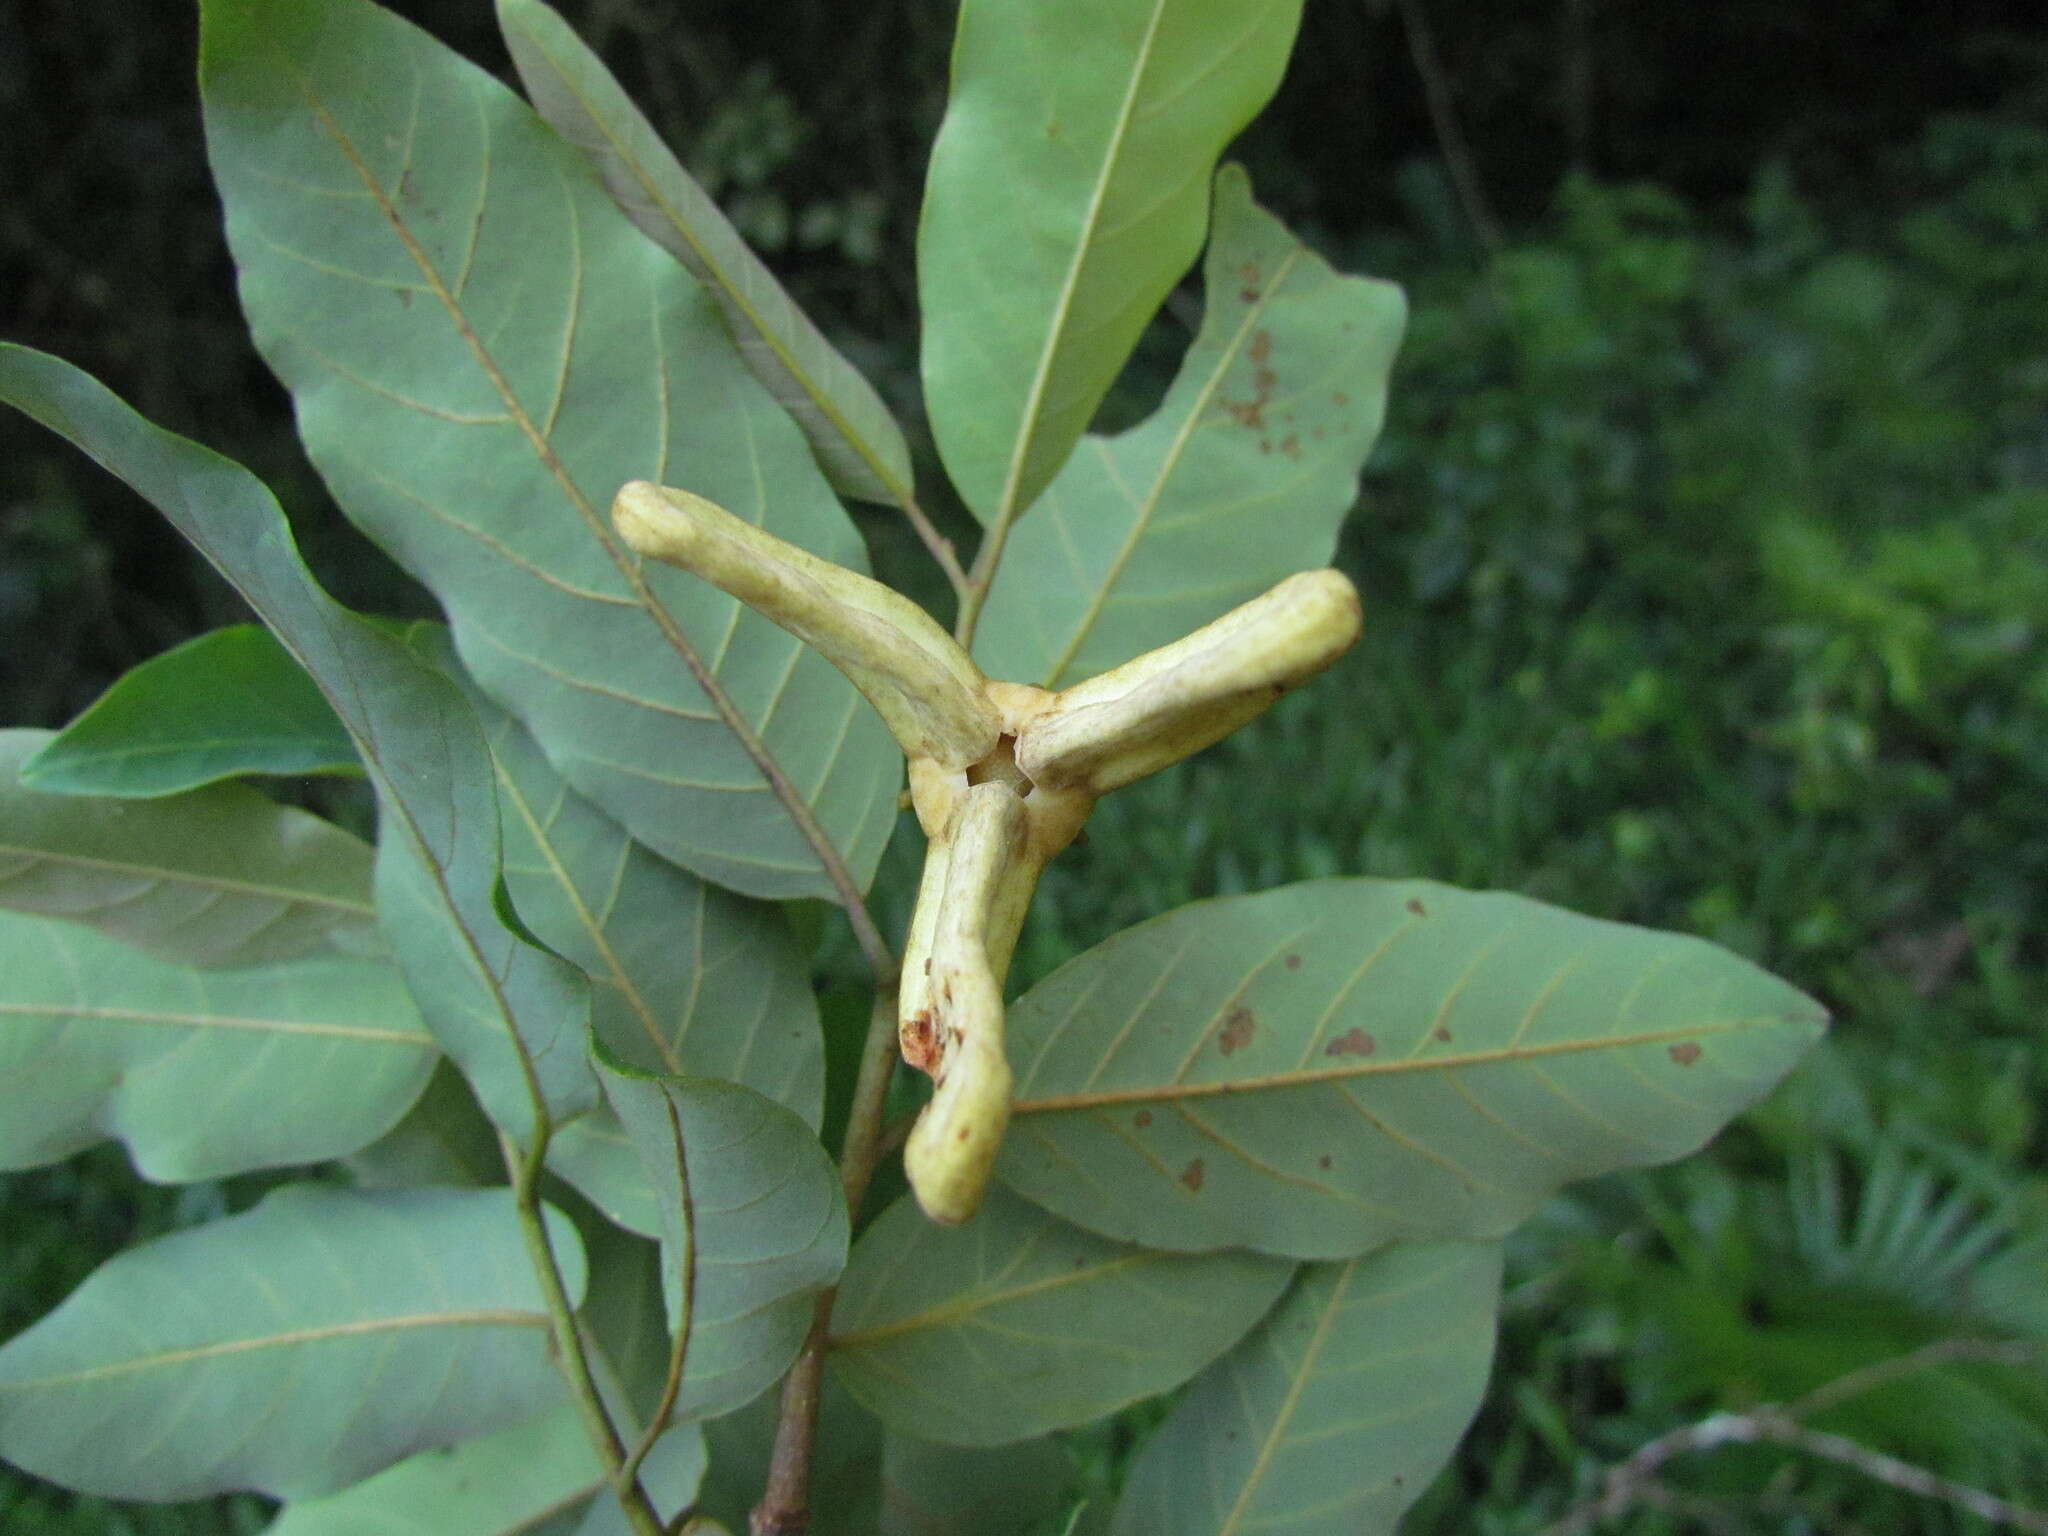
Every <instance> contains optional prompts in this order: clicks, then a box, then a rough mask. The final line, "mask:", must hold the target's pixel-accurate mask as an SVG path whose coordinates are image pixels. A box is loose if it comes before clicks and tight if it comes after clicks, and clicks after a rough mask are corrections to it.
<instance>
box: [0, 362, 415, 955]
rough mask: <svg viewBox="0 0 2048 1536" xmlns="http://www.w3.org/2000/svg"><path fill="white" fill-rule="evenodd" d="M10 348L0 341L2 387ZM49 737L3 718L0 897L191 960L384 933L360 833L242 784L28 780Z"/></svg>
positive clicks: (356, 942)
mask: <svg viewBox="0 0 2048 1536" xmlns="http://www.w3.org/2000/svg"><path fill="white" fill-rule="evenodd" d="M21 355H22V354H19V353H17V354H15V356H21ZM11 361H12V359H10V358H9V357H8V355H7V354H4V353H0V400H4V399H12V398H14V396H13V394H12V392H11V389H10V383H11V375H10V373H9V372H8V371H7V370H8V368H9V364H10V362H11ZM52 740H53V738H52V737H51V735H50V733H49V732H47V731H28V730H9V731H0V907H7V908H11V909H13V910H14V911H17V912H36V913H40V914H42V915H44V916H46V917H61V918H64V919H66V920H68V921H70V922H74V923H82V924H84V925H85V926H86V927H88V928H91V929H94V930H96V931H97V932H100V933H104V934H107V935H109V936H111V937H113V938H117V939H120V940H121V941H122V942H124V943H127V944H132V945H134V946H135V947H136V948H137V949H141V950H146V951H147V952H149V953H150V954H152V955H156V956H158V957H160V958H162V959H166V960H181V961H187V962H190V963H192V964H195V965H261V964H264V963H266V962H268V961H273V960H283V959H288V958H289V957H291V956H293V955H302V954H307V953H311V952H313V951H316V950H323V949H341V950H347V951H352V952H363V951H366V950H375V949H377V948H379V947H381V940H380V939H379V938H378V936H377V933H376V920H377V914H376V908H375V906H374V905H373V904H372V902H371V896H370V868H371V860H372V857H373V855H372V851H371V849H370V845H369V844H367V843H365V842H364V841H363V840H362V839H361V838H359V837H356V836H354V835H353V834H351V833H348V832H344V831H343V830H342V829H341V828H339V827H337V826H334V825H333V824H332V823H329V822H326V821H322V820H321V819H320V818H319V817H317V816H313V815H309V814H308V813H307V812H305V811H301V810H295V809H293V808H292V807H290V806H283V805H279V804H278V803H277V802H276V801H274V800H269V799H266V798H265V797H264V796H262V795H260V794H258V793H257V792H256V791H254V790H252V789H249V788H247V787H245V786H243V785H239V784H217V785H212V786H210V787H208V788H205V789H196V790H192V791H189V792H187V793H185V794H181V795H177V796H175V797H172V798H168V799H164V800H160V801H156V802H150V803H137V802H133V801H125V800H116V799H107V798H99V797H87V796H79V795H60V794H46V793H43V792H41V791H38V790H35V789H32V788H28V787H26V786H25V785H24V784H23V782H22V777H21V775H22V767H23V764H25V763H27V762H29V761H32V760H33V759H34V758H35V756H36V755H37V754H38V753H39V752H41V751H44V750H46V749H47V748H48V746H49V744H50V742H51V741H52Z"/></svg>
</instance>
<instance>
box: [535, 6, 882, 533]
mask: <svg viewBox="0 0 2048 1536" xmlns="http://www.w3.org/2000/svg"><path fill="white" fill-rule="evenodd" d="M498 25H499V27H500V29H501V30H502V31H503V32H504V34H505V45H506V47H507V48H509V49H510V50H511V53H512V62H513V64H514V65H516V66H517V67H518V70H519V79H520V82H521V83H522V84H523V85H525V87H526V94H527V95H528V96H530V97H531V98H532V99H533V105H534V109H535V110H536V111H538V112H539V113H540V115H541V116H542V117H543V118H545V119H546V120H547V122H548V125H549V126H550V127H552V128H553V129H554V130H555V131H556V132H557V133H559V134H561V135H562V137H563V138H565V139H567V140H568V141H569V142H570V143H571V144H574V145H575V146H576V147H577V148H578V149H580V150H582V151H583V152H584V153H585V154H586V155H588V156H589V157H590V160H591V163H592V164H593V165H595V166H596V167H597V170H598V172H599V174H600V175H602V176H603V177H604V184H605V186H606V187H607V188H608V189H609V190H610V192H611V194H612V196H613V197H614V198H616V199H617V200H618V204H619V206H620V207H621V208H623V209H624V210H625V211H626V214H627V216H628V217H629V218H631V219H632V221H633V222H634V223H635V224H637V225H638V226H639V227H640V228H641V229H642V230H643V231H645V232H646V234H647V235H648V236H649V237H650V238H651V239H653V240H654V241H655V243H656V244H658V245H660V246H661V247H662V248H663V249H665V250H667V251H668V252H669V253H670V254H672V255H673V256H675V258H676V259H677V260H678V261H680V262H682V264H683V265H684V266H686V267H688V268H689V269H690V271H691V272H692V273H694V274H695V275H696V276H697V278H698V279H699V280H700V281H701V282H703V283H704V284H705V286H706V287H707V288H709V289H710V292H711V296H712V298H714V299H715V300H717V302H718V307H719V310H720V312H721V313H723V314H724V316H725V322H726V325H727V326H728V327H729V328H730V330H731V332H732V338H733V341H734V343H735V344H736V345H737V346H738V348H739V353H740V356H741V357H742V358H744V359H745V360H746V364H747V367H748V369H749V370H750V371H751V372H752V373H753V375H754V377H755V378H757V379H759V380H760V381H761V382H762V384H764V385H765V386H766V387H767V389H768V392H769V393H770V394H771V395H773V396H774V397H775V400H776V403H777V404H779V405H780V406H781V407H782V408H783V409H784V410H786V411H788V412H789V414H790V416H791V417H792V418H794V419H795V421H796V424H797V425H798V426H799V427H801V428H802V429H803V434H804V436H805V437H806V438H807V439H809V441H810V445H811V451H812V452H814V453H815V454H816V455H817V456H818V463H819V466H820V467H821V468H823V470H824V471H825V474H826V477H827V478H828V479H830V480H831V482H832V484H833V486H834V487H835V488H836V489H837V490H838V491H839V492H840V493H841V494H842V495H846V496H854V497H858V498H859V499H861V500H863V501H884V502H893V503H895V504H896V505H898V506H903V505H906V504H907V503H909V502H910V501H911V499H912V492H911V470H910V446H909V444H907V443H906V442H905V441H904V440H903V429H902V428H901V427H899V426H897V425H896V421H895V418H894V417H892V416H891V415H890V414H889V408H888V407H887V406H885V405H884V404H883V403H882V398H881V396H879V395H877V394H876V393H875V390H874V386H873V385H871V384H869V383H868V381H867V380H866V379H864V378H862V377H861V376H860V373H859V372H858V371H857V370H856V369H855V368H854V366H853V364H851V363H849V362H848V361H847V360H846V359H845V358H844V357H842V356H840V355H839V353H838V351H837V350H836V349H835V348H834V347H833V346H832V343H830V342H829V341H827V340H826V339H825V337H824V335H823V333H822V332H820V331H819V329H818V328H817V326H816V325H814V324H813V323H812V321H811V318H810V316H808V315H806V314H805V313H804V312H803V311H802V310H801V309H799V308H797V306H796V302H795V301H794V300H793V299H791V298H790V296H789V295H788V294H787V293H786V292H784V291H783V288H782V285H781V284H780V283H778V282H776V280H775V275H774V274H773V273H772V272H770V271H769V270H768V268H767V267H766V266H765V265H763V263H762V261H761V258H760V257H758V256H756V255H755V254H754V252H753V250H752V249H751V248H750V247H749V246H748V245H747V242H746V241H745V240H744V239H743V238H741V236H740V232H739V231H738V230H736V229H734V228H733V227H732V221H731V220H729V219H728V218H726V216H725V215H724V213H722V212H721V211H720V210H719V207H718V204H717V203H716V202H714V201H713V200H712V198H711V195H710V194H709V193H708V192H706V191H705V190H704V189H703V188H702V187H701V186H699V185H698V184H697V182H696V181H695V179H694V178H692V177H691V175H690V173H689V172H688V171H686V170H684V169H683V166H682V164H681V162H680V161H678V160H677V159H676V157H675V155H674V154H673V153H671V152H670V150H669V148H668V146H667V145H666V144H664V143H662V141H661V136H660V135H659V134H657V133H656V132H655V131H654V126H653V124H651V123H649V122H648V121H647V119H646V117H645V116H643V115H642V114H641V111H640V109H639V108H638V107H636V106H634V105H633V102H632V100H631V98H629V97H628V96H627V95H626V93H625V90H624V89H623V88H622V87H621V86H620V85H619V83H618V81H617V80H615V79H613V78H612V74H611V71H610V70H608V69H606V68H605V67H604V61H603V60H602V59H600V58H599V57H598V56H597V55H596V54H595V53H593V52H591V50H590V49H589V48H588V47H586V46H585V45H584V43H583V40H582V39H581V38H579V37H577V35H576V34H575V32H574V31H573V30H571V29H570V27H569V24H568V23H567V22H565V21H563V20H562V18H561V17H560V16H558V15H556V14H555V12H554V11H553V10H551V9H549V8H548V7H547V6H545V5H543V4H541V3H540V0H498Z"/></svg>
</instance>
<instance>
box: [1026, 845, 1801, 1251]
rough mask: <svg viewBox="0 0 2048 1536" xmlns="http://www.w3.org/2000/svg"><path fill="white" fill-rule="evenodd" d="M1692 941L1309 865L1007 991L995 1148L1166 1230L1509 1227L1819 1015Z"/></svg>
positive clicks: (1095, 1213)
mask: <svg viewBox="0 0 2048 1536" xmlns="http://www.w3.org/2000/svg"><path fill="white" fill-rule="evenodd" d="M1825 1024H1826V1014H1825V1013H1824V1012H1823V1010H1822V1009H1821V1007H1820V1005H1819V1004H1818V1003H1815V1002H1814V1001H1813V1000H1812V999H1811V998H1808V997H1804V996H1802V995H1801V994H1800V993H1798V992H1796V991H1794V990H1793V989H1792V988H1791V987H1789V986H1787V985H1786V984H1785V983H1784V982H1781V981H1778V980H1776V979H1775V978H1773V977H1771V976H1768V975H1766V974H1765V973H1764V972H1762V971H1760V970H1758V969H1757V968H1756V967H1755V966H1753V965H1751V964H1749V963H1748V962H1747V961H1745V960H1742V959H1739V958H1737V957H1736V956H1734V955H1731V954H1729V953H1727V952H1726V951H1724V950H1720V949H1717V948H1715V947H1714V946H1713V945H1711V944H1707V943H1704V942H1702V941H1701V940H1698V939H1694V938H1688V937H1685V936H1682V935H1678V934H1668V933H1655V932H1652V931H1650V930H1648V929H1644V928H1631V927H1626V926H1624V925H1622V924H1620V923H1609V922H1601V921H1598V920H1596V919H1594V918H1589V917H1580V916H1578V915H1576V914H1574V913H1570V912H1565V911H1561V910H1559V909H1557V908H1555V907H1548V906H1544V905H1543V904H1541V903H1539V902H1534V901H1529V900H1527V899H1525V898H1523V897H1520V896H1507V895H1500V894H1474V893H1472V892H1469V891H1461V890H1456V889H1454V888H1452V887H1450V886H1444V885H1437V884H1435V883H1433V882H1430V881H1426V880H1401V881H1391V880H1316V881H1309V882H1306V883H1303V884H1300V885H1292V886H1286V887H1283V888H1281V889H1279V890H1275V891H1267V892H1265V893H1263V894H1261V895H1256V896H1238V897H1229V898H1225V899H1222V900H1217V901H1208V902H1199V903H1196V904H1195V905H1193V906H1189V907H1184V908H1182V909H1181V910H1180V911H1178V912H1174V913H1169V914H1168V915H1167V916H1165V917H1161V918H1157V919H1155V920H1153V921H1151V922H1149V923H1142V924H1140V925H1138V926H1137V927H1135V928H1131V929H1128V930H1126V931H1125V932H1123V933H1121V934H1118V935H1117V936H1116V937H1115V938H1113V939H1111V940H1109V941H1108V942H1107V943H1105V944H1101V945H1098V946H1097V947H1096V948H1095V949H1093V950H1090V951H1089V952H1088V953H1087V954H1085V955H1082V956H1081V957H1080V958H1079V959H1077V960H1075V961H1073V962H1072V963H1071V964H1069V965H1067V966H1065V967H1063V968H1062V969H1061V970H1059V971H1058V972H1056V973H1055V974H1054V975H1053V976H1051V977H1050V978H1048V979H1047V980H1046V981H1044V982H1043V983H1041V984H1040V985H1039V986H1037V987H1034V988H1033V989H1032V990H1031V991H1030V992H1029V993H1028V994H1027V995H1026V996H1025V997H1024V998H1023V1000H1022V1001H1020V1002H1019V1003H1018V1004H1017V1006H1016V1007H1015V1008H1014V1009H1013V1010H1012V1011H1011V1014H1010V1020H1009V1032H1010V1040H1011V1047H1010V1049H1011V1059H1012V1060H1013V1061H1014V1062H1015V1063H1016V1068H1017V1089H1016V1094H1017V1103H1016V1107H1015V1112H1014V1115H1013V1118H1012V1120H1011V1123H1010V1134H1009V1139H1008V1141H1007V1143H1006V1144H1005V1148H1004V1152H1003V1157H1002V1160H1001V1162H1000V1163H999V1164H998V1169H997V1171H998V1173H999V1175H1000V1176H1001V1177H1002V1178H1003V1179H1005V1180H1006V1181H1008V1183H1009V1184H1010V1185H1011V1187H1013V1188H1015V1189H1016V1190H1018V1191H1019V1192H1021V1193H1022V1194H1024V1195H1026V1196H1028V1197H1029V1198H1031V1199H1033V1200H1035V1201H1038V1202H1039V1203H1040V1204H1042V1205H1044V1206H1045V1207H1046V1208H1047V1209H1049V1210H1053V1211H1057V1212H1058V1213H1059V1214H1060V1215H1062V1216H1064V1217H1066V1218H1067V1219H1068V1220H1069V1221H1076V1222H1079V1223H1081V1224H1082V1225H1083V1226H1086V1227H1089V1228H1090V1229H1092V1230H1095V1231H1099V1232H1103V1233H1106V1234H1108V1235H1110V1236H1113V1237H1118V1238H1122V1239H1125V1240H1127V1241H1133V1242H1142V1243H1147V1244H1151V1245H1155V1246H1158V1247H1163V1248H1176V1249H1208V1248H1218V1247H1225V1246H1229V1245H1241V1246H1244V1247H1248V1248H1254V1249H1258V1250H1261V1251H1264V1252H1269V1253H1283V1254H1289V1255H1292V1256H1295V1257H1298V1258H1348V1257H1351V1256H1353V1255H1355V1254H1359V1253H1364V1252H1366V1251H1367V1250H1369V1249H1372V1248H1376V1247H1379V1246H1381V1245H1383V1244H1385V1243H1388V1242H1392V1241H1396V1240H1399V1239H1406V1238H1417V1237H1486V1236H1498V1235H1500V1234H1502V1233H1504V1232H1506V1231H1507V1230H1508V1229H1509V1228H1511V1227H1513V1226H1514V1225H1515V1224H1516V1223H1517V1222H1518V1221H1520V1220H1521V1219H1522V1218H1523V1217H1524V1216H1526V1215H1528V1214H1529V1213H1530V1212H1531V1211H1532V1210H1534V1209H1535V1208H1536V1207H1537V1206H1538V1205H1539V1204H1541V1203H1542V1201H1543V1200H1545V1199H1546V1198H1548V1196H1549V1195H1550V1194H1551V1193H1552V1192H1553V1191H1554V1190H1556V1189H1557V1188H1558V1187H1559V1186H1560V1185H1562V1184H1565V1183H1568V1182H1570V1181H1571V1180H1573V1179H1581V1178H1586V1177H1589V1176H1591V1175H1593V1174H1597V1173H1604V1172H1607V1171H1609V1170H1611V1169H1615V1168H1630V1167H1641V1166H1644V1165H1646V1164H1651V1163H1661V1162H1666V1161H1668V1160H1670V1159H1672V1158H1675V1157H1679V1156H1682V1155H1683V1154H1685V1153H1687V1152H1690V1151H1692V1150H1693V1149H1694V1148H1696V1147H1698V1146H1700V1145H1701V1144H1702V1143H1703V1142H1705V1141H1706V1140H1707V1138H1709V1137H1710V1136H1712V1135H1713V1134H1714V1133H1715V1132H1716V1131H1718V1130H1719V1129H1720V1128H1721V1127H1722V1126H1723V1125H1725V1124H1726V1123H1727V1122H1728V1120H1729V1119H1730V1118H1731V1117H1733V1116H1734V1115H1735V1114H1737V1113H1738V1112H1740V1111H1741V1110H1742V1109H1743V1108H1745V1107H1746V1106H1747V1105H1749V1104H1751V1103H1753V1102H1754V1101H1755V1100H1756V1099H1758V1098H1760V1097H1761V1096H1762V1095H1763V1094H1764V1093H1765V1092H1767V1091H1768V1090H1769V1089H1770V1087H1771V1086H1772V1084H1774V1083H1776V1082H1777V1080H1778V1079H1779V1078H1780V1077H1782V1076H1783V1075H1784V1074H1785V1073H1786V1072H1787V1071H1788V1070H1789V1069H1790V1068H1791V1066H1792V1064H1793V1063H1794V1062H1796V1061H1797V1060H1798V1059H1799V1057H1800V1055H1801V1053H1803V1052H1804V1051H1805V1049H1806V1048H1807V1047H1808V1046H1809V1045H1811V1044H1812V1043H1813V1042H1814V1040H1816V1039H1817V1038H1819V1036H1820V1033H1821V1031H1822V1029H1823V1028H1824V1027H1825Z"/></svg>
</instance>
